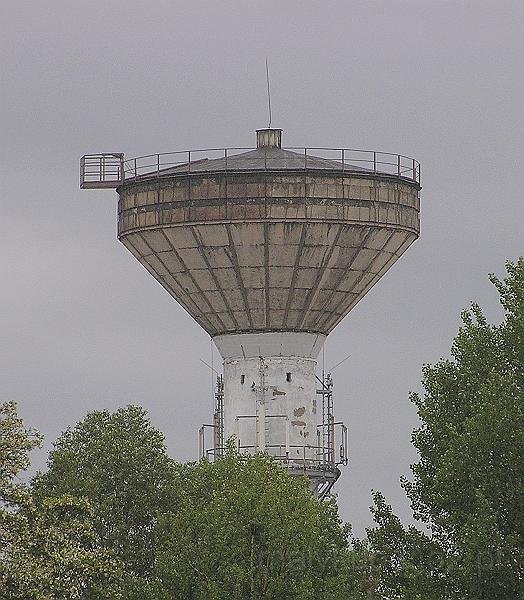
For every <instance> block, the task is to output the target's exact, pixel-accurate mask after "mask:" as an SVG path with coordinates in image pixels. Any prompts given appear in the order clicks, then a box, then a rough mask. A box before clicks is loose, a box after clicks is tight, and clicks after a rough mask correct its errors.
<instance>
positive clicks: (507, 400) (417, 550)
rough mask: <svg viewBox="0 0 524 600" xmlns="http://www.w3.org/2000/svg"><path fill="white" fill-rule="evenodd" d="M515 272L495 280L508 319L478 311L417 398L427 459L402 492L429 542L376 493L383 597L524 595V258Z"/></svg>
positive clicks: (469, 315)
mask: <svg viewBox="0 0 524 600" xmlns="http://www.w3.org/2000/svg"><path fill="white" fill-rule="evenodd" d="M506 266H507V272H508V274H507V277H506V278H504V279H502V280H500V279H498V278H497V277H495V276H494V275H490V280H491V282H492V283H493V285H494V286H495V288H496V289H497V291H498V292H499V294H500V301H501V304H502V307H503V309H504V319H503V321H502V322H501V323H500V324H499V325H492V324H489V323H488V322H487V319H486V318H485V316H484V314H483V312H482V310H481V308H480V307H479V306H478V305H477V304H473V305H472V306H471V308H470V310H467V311H465V312H464V313H463V314H462V321H463V324H462V327H461V328H460V330H459V332H458V335H457V336H456V338H455V340H454V342H453V345H452V348H451V358H450V359H442V360H440V361H439V362H438V363H437V364H435V365H427V366H425V367H424V369H423V381H422V383H423V387H424V394H423V395H422V396H420V395H418V394H412V395H411V399H412V401H413V402H414V404H415V405H416V407H417V410H418V415H419V417H420V421H421V425H420V427H419V428H418V429H417V430H415V432H414V433H413V444H414V446H415V448H416V449H417V450H418V453H419V456H420V458H419V461H418V462H417V463H416V464H414V465H413V466H412V472H413V477H412V479H411V480H410V481H408V480H404V481H403V487H404V488H405V490H406V492H407V495H408V497H409V499H410V501H411V506H412V508H413V513H414V516H415V518H416V519H417V520H418V521H419V522H420V524H421V525H422V526H423V527H424V529H425V530H426V535H423V534H422V533H421V532H419V531H417V530H415V529H414V528H410V529H405V528H404V527H402V525H401V524H400V522H399V521H398V519H396V517H395V516H394V515H393V513H392V511H391V508H390V507H389V506H387V504H386V503H385V501H384V499H383V498H382V497H381V496H380V495H377V496H376V505H375V509H374V512H375V517H376V520H377V524H378V527H377V528H374V529H372V530H370V531H368V543H369V549H370V551H371V552H372V553H373V556H374V558H375V567H377V566H378V565H380V569H379V570H380V573H381V574H380V580H381V581H380V585H378V587H377V589H378V590H379V591H382V594H381V595H380V596H379V597H381V598H408V597H410V598H411V597H412V598H417V597H419V596H417V595H416V593H417V590H418V593H419V594H420V597H421V598H432V597H435V598H443V599H448V598H453V599H455V598H456V599H457V600H458V599H461V600H468V599H471V600H483V599H486V600H488V599H489V600H492V599H493V598H500V599H508V600H509V599H517V598H523V597H524V586H523V580H524V566H523V565H524V551H523V542H524V503H523V502H522V495H523V475H524V443H523V440H524V259H522V258H521V259H519V260H518V261H517V262H516V263H511V262H508V263H507V265H506ZM421 582H423V584H421ZM407 589H413V594H414V595H411V596H407V595H405V593H406V590H407Z"/></svg>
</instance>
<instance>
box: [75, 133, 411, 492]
mask: <svg viewBox="0 0 524 600" xmlns="http://www.w3.org/2000/svg"><path fill="white" fill-rule="evenodd" d="M281 137H282V131H281V130H280V129H261V130H258V131H257V146H256V148H255V149H248V148H229V149H220V150H198V151H195V150H193V151H184V152H173V153H167V154H156V155H149V156H145V157H140V158H133V159H129V160H125V158H124V155H123V154H118V153H117V154H115V153H107V154H96V155H86V156H84V157H83V158H82V159H81V187H82V188H102V187H109V188H116V190H117V192H118V195H119V201H118V238H119V240H120V241H121V242H122V243H123V244H124V245H125V246H126V248H127V249H128V250H129V251H130V252H131V253H132V254H133V255H134V256H135V258H137V260H138V261H139V262H140V263H141V264H142V265H143V266H144V267H145V268H146V269H147V270H148V271H149V272H150V273H151V275H153V277H154V278H155V279H156V280H157V281H158V282H159V283H160V284H161V285H162V286H163V287H164V288H165V289H166V290H167V292H168V293H169V294H171V295H172V296H173V297H174V298H175V300H176V301H177V302H178V303H179V304H180V305H181V306H182V307H183V308H184V309H185V310H186V311H187V312H188V313H189V314H190V315H191V316H192V317H193V319H195V321H197V323H198V324H199V325H200V326H201V327H202V328H203V329H204V330H205V331H206V332H207V333H208V334H209V335H210V336H211V337H212V339H213V341H214V343H215V344H216V346H217V348H218V350H219V352H220V354H221V355H222V358H223V361H224V362H223V373H224V375H223V379H222V377H219V378H218V382H217V392H216V411H215V415H214V422H213V424H212V425H210V426H209V427H212V428H213V431H214V435H213V445H212V448H210V449H208V448H206V446H205V443H204V435H203V434H204V429H202V430H201V453H202V455H205V454H207V455H208V456H211V457H212V456H216V455H220V453H222V452H223V449H224V446H225V443H226V442H227V440H229V439H234V440H235V443H236V444H237V445H238V447H239V448H240V449H241V450H242V451H247V452H255V451H265V452H268V453H269V454H272V455H274V456H275V457H276V458H277V459H278V460H279V461H280V462H281V464H283V465H285V466H286V467H287V468H289V469H290V470H291V471H292V472H296V473H305V474H306V475H307V476H308V477H309V478H310V481H311V485H312V488H313V489H314V490H315V491H316V493H317V494H318V495H319V496H323V495H325V494H326V493H327V492H328V491H329V490H330V489H331V486H332V485H333V483H334V481H335V480H336V478H337V477H338V475H339V473H340V471H339V469H338V465H339V464H341V463H345V462H347V430H346V428H345V427H344V425H343V424H341V423H336V422H335V419H334V416H333V398H332V380H331V377H330V376H329V375H324V374H323V376H322V377H320V378H319V377H317V357H318V355H319V352H320V350H321V349H322V346H323V344H324V342H325V340H326V337H327V336H328V335H329V333H330V332H331V331H332V330H333V329H334V328H335V327H336V325H337V324H338V323H340V321H341V320H342V319H343V318H344V317H345V316H346V315H347V314H348V313H349V311H350V310H351V309H352V308H353V307H354V306H355V305H356V304H357V302H359V300H361V298H362V297H363V296H364V295H365V294H366V293H367V292H368V291H369V290H370V289H371V287H373V285H374V284H375V283H376V282H377V281H378V280H379V279H380V278H381V277H382V275H383V274H384V273H385V272H386V271H387V270H388V269H389V268H390V267H391V266H392V265H393V263H395V261H396V260H397V259H398V258H399V257H400V256H401V255H402V254H403V253H404V252H405V251H406V250H407V248H408V247H409V246H410V245H411V244H412V243H413V242H414V241H415V240H416V239H417V237H418V234H419V208H420V204H419V191H420V189H421V188H420V165H419V163H418V162H417V161H415V160H414V159H411V158H407V157H404V156H401V155H398V154H390V153H383V152H374V151H363V150H350V149H328V148H296V147H293V148H286V149H284V148H283V147H282V145H281Z"/></svg>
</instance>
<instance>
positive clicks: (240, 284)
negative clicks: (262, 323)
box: [226, 224, 253, 328]
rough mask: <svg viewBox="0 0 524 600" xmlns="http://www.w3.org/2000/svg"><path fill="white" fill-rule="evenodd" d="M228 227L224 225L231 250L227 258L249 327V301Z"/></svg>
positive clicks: (250, 320) (251, 322)
mask: <svg viewBox="0 0 524 600" xmlns="http://www.w3.org/2000/svg"><path fill="white" fill-rule="evenodd" d="M230 227H231V226H230V225H229V224H227V225H226V231H227V237H228V239H229V250H230V251H231V256H230V257H229V260H230V261H231V263H232V265H233V268H234V271H235V276H236V280H237V283H238V287H239V288H240V294H241V296H242V299H243V300H244V306H245V307H246V315H247V320H248V321H249V326H250V327H251V328H253V319H252V318H251V308H250V306H249V302H248V299H247V292H246V288H245V286H244V281H243V279H242V274H241V272H240V264H239V262H238V256H237V252H236V250H235V243H234V241H233V236H232V235H231V229H230Z"/></svg>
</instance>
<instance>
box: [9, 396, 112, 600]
mask: <svg viewBox="0 0 524 600" xmlns="http://www.w3.org/2000/svg"><path fill="white" fill-rule="evenodd" d="M39 442H40V436H39V435H38V434H37V433H36V432H35V431H33V430H27V429H25V428H24V425H23V422H22V420H21V419H20V418H19V417H18V415H17V413H16V406H15V405H14V403H6V404H2V405H0V557H1V559H2V560H1V561H0V598H1V599H2V600H59V599H60V600H62V599H66V598H67V599H71V600H74V599H76V598H80V597H81V596H84V595H85V594H89V593H91V592H94V590H95V589H96V586H97V585H98V584H100V585H104V586H106V585H108V584H109V583H110V582H111V581H113V580H114V578H115V575H116V572H117V565H116V562H115V561H114V560H113V559H112V558H111V556H110V555H109V554H108V553H107V551H105V550H103V549H102V548H101V547H100V544H99V541H98V538H97V536H96V534H95V532H94V530H93V527H92V511H91V507H90V506H89V503H88V502H87V501H86V500H84V499H79V498H74V497H72V496H61V497H58V498H53V499H49V498H46V499H43V501H42V502H41V503H37V502H35V501H34V499H33V498H32V496H31V493H30V491H29V489H27V487H26V486H24V485H23V484H21V483H16V482H15V479H16V478H17V477H18V475H19V473H20V472H21V471H22V470H24V469H26V468H27V467H28V466H29V452H30V450H31V449H32V448H34V447H35V446H37V445H38V444H39Z"/></svg>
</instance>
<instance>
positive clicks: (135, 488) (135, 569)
mask: <svg viewBox="0 0 524 600" xmlns="http://www.w3.org/2000/svg"><path fill="white" fill-rule="evenodd" d="M48 466H49V469H48V471H47V472H46V473H44V474H39V475H38V476H37V477H36V478H35V481H34V485H33V487H34V494H35V496H36V497H37V498H42V497H49V496H54V497H59V496H61V495H62V494H72V495H75V496H82V497H85V498H88V499H89V502H90V504H91V505H92V506H93V509H94V525H95V529H96V532H97V534H98V535H99V536H100V538H101V540H102V542H103V544H104V545H105V547H106V548H108V549H109V550H112V551H113V552H114V554H115V555H116V556H117V557H118V558H119V559H120V560H121V561H122V562H123V564H124V565H125V569H126V572H127V574H128V575H130V576H136V577H147V575H148V574H149V573H150V572H151V569H152V568H153V562H154V554H155V541H156V535H157V528H156V525H157V522H158V516H159V514H161V513H165V512H166V511H167V510H168V509H169V508H170V507H171V506H172V504H173V501H174V500H173V497H172V492H173V488H172V481H173V475H174V473H175V467H174V464H173V462H172V460H171V459H170V458H169V457H168V455H167V453H166V448H165V444H164V437H163V435H162V434H161V433H160V432H159V431H158V430H157V429H155V428H154V427H152V426H151V424H150V422H149V420H148V419H147V417H146V413H145V411H144V409H142V408H140V407H137V406H128V407H126V408H121V409H119V410H117V411H116V412H114V413H110V412H108V411H95V412H91V413H89V414H88V415H87V416H86V417H85V419H83V420H82V421H80V422H79V423H78V424H77V425H76V426H75V427H74V428H72V429H68V430H67V431H66V432H65V433H64V434H62V435H61V436H60V438H59V439H58V440H57V442H56V443H55V446H54V450H53V451H52V452H51V453H50V457H49V462H48Z"/></svg>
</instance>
